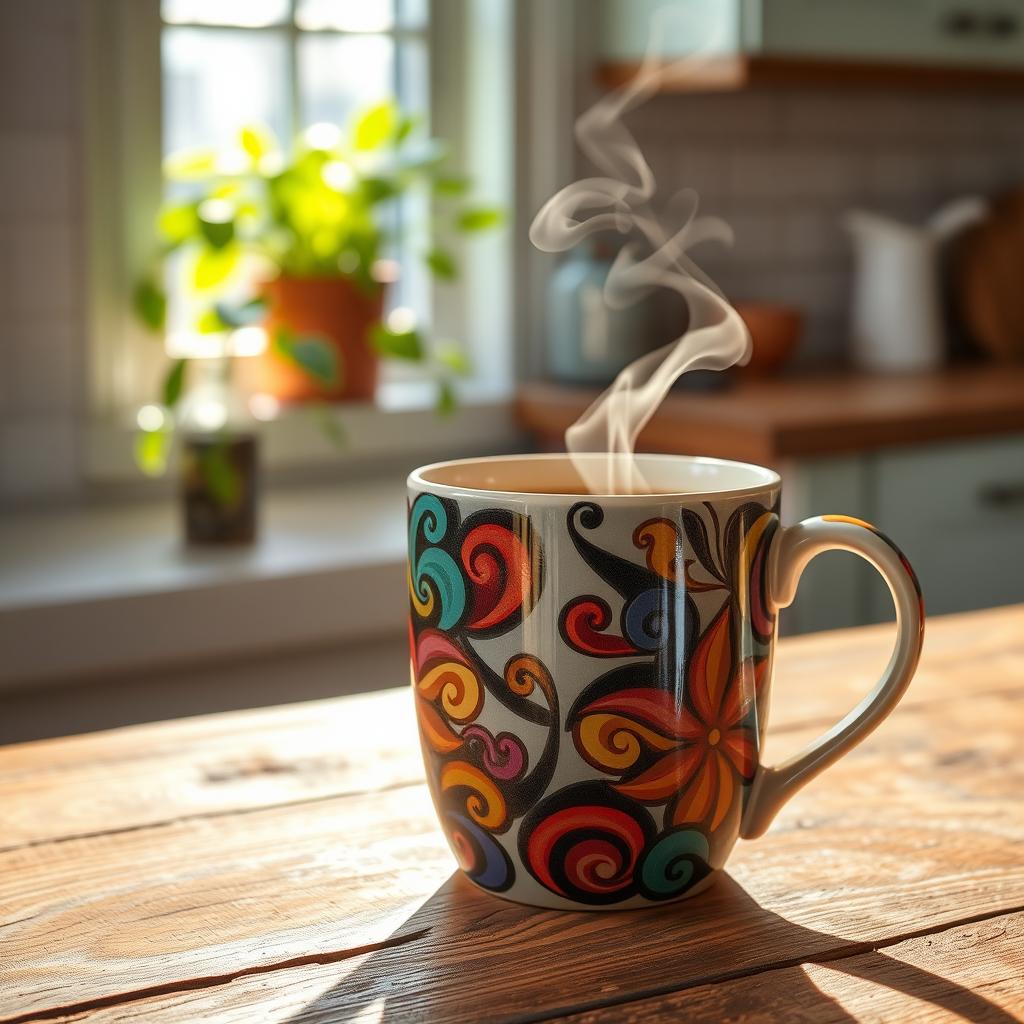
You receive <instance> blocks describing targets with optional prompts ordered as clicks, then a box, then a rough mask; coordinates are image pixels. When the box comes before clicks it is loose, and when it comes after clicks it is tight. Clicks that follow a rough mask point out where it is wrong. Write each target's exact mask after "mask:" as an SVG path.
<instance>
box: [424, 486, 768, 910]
mask: <svg viewBox="0 0 1024 1024" xmlns="http://www.w3.org/2000/svg"><path fill="white" fill-rule="evenodd" d="M719 507H720V506H716V505H715V504H712V503H707V502H706V503H704V506H703V509H701V508H700V507H699V506H687V507H683V508H681V509H679V513H678V518H676V517H675V516H673V517H672V518H667V517H658V518H651V519H646V520H644V521H643V522H641V523H639V524H638V525H637V526H636V527H635V529H633V532H632V538H631V539H632V543H633V545H634V547H635V549H636V551H637V552H638V558H637V559H636V560H633V559H630V558H624V557H622V556H621V555H620V554H616V553H613V552H612V551H609V550H607V549H606V548H605V547H602V546H601V545H600V544H599V543H597V540H598V539H599V538H600V537H601V531H602V526H603V524H604V520H605V513H604V510H603V509H602V508H601V507H600V505H598V504H597V503H596V502H594V501H591V500H584V501H579V502H577V503H576V504H575V505H574V506H573V507H572V508H571V509H570V510H569V512H568V515H567V520H566V526H567V528H568V532H569V536H570V539H571V540H572V543H573V545H574V546H575V548H576V551H577V552H578V554H579V556H580V558H581V559H582V561H583V563H584V565H585V566H586V567H588V568H589V569H590V570H591V571H592V572H593V574H594V576H595V577H596V579H597V580H600V581H601V582H602V583H603V584H604V585H605V587H604V591H603V592H604V593H605V594H608V593H609V588H610V591H611V592H613V594H612V595H609V596H610V597H611V599H609V596H598V594H595V593H583V594H580V595H579V596H574V597H572V598H570V599H569V600H568V601H566V602H564V603H563V605H562V607H561V608H560V609H559V616H558V627H559V634H560V636H561V639H562V641H563V642H564V644H565V645H566V647H567V648H568V649H570V650H572V651H573V652H576V653H577V654H582V655H584V656H586V657H588V658H593V659H597V660H598V661H600V662H602V663H605V664H606V663H607V662H608V661H609V660H611V661H613V662H619V664H614V665H612V666H611V667H610V670H608V671H604V672H603V673H601V674H599V675H597V677H596V678H595V679H593V680H592V681H591V682H590V683H589V685H587V686H586V687H584V688H583V691H582V692H581V693H580V694H579V695H578V697H577V698H576V699H575V701H574V702H573V704H572V706H571V707H570V708H569V710H568V712H567V713H566V715H565V719H564V722H563V721H562V719H561V712H560V707H559V698H558V687H557V686H556V684H555V680H554V679H553V678H552V675H551V672H550V671H549V669H548V666H547V665H545V664H544V663H543V662H542V661H541V660H540V659H538V658H537V657H536V656H535V655H534V654H532V653H529V652H524V653H514V654H512V655H511V657H508V658H507V661H506V662H505V664H504V666H503V668H502V670H501V671H498V670H497V669H496V668H494V667H492V666H491V665H490V664H489V663H488V661H487V660H485V659H484V658H483V657H481V655H480V653H479V652H478V649H477V648H478V644H479V642H480V641H481V640H490V639H491V638H495V637H499V636H502V635H504V634H508V633H510V632H511V631H512V630H515V629H516V628H517V627H518V626H519V625H520V624H521V623H522V622H523V620H524V619H525V618H526V616H528V615H529V614H530V612H531V611H532V610H533V609H534V607H535V606H536V604H537V601H538V599H539V597H540V594H541V591H542V588H543V583H544V560H543V555H542V550H541V545H540V542H539V539H538V537H537V535H536V533H535V531H534V529H533V526H532V524H531V522H530V520H529V518H528V517H526V516H523V515H520V514H518V513H513V512H511V511H509V510H507V509H487V510H482V511H474V512H473V513H472V514H470V515H463V514H462V513H461V512H460V508H459V505H458V504H457V503H456V502H454V501H451V500H449V499H442V498H439V497H437V496H434V495H420V496H418V497H417V498H416V499H415V501H414V502H413V504H412V507H411V508H410V512H409V566H410V568H409V580H408V586H409V595H410V608H411V617H410V648H411V653H412V669H413V683H414V688H415V692H416V695H417V701H416V703H417V713H418V716H419V725H420V732H421V736H422V740H423V749H424V757H425V760H426V765H427V769H428V771H427V775H428V780H429V782H430V784H431V789H432V791H433V794H434V798H435V801H436V803H437V805H438V810H439V812H440V817H441V821H442V824H443V826H444V829H445V832H446V834H447V837H448V840H449V843H450V845H451V847H452V850H453V852H454V853H455V856H456V858H457V859H458V862H459V865H460V866H461V867H462V868H463V870H465V871H466V872H467V874H468V875H469V877H470V878H471V879H472V880H473V881H474V882H476V883H477V884H478V885H480V886H482V887H483V888H485V889H490V890H492V891H495V892H506V891H508V890H509V889H510V888H511V887H512V886H513V885H514V884H515V883H516V871H517V869H518V870H523V869H525V871H526V872H527V873H528V874H529V875H530V876H531V877H532V879H533V880H534V881H535V882H536V883H537V884H539V885H540V886H542V887H543V888H544V889H546V890H547V891H549V892H550V893H553V894H555V895H557V896H559V897H561V898H564V899H566V900H569V901H571V902H573V903H577V904H583V905H589V906H609V905H614V904H619V903H622V902H624V901H627V900H631V899H634V898H637V897H639V898H642V899H644V900H649V901H654V902H657V901H663V900H669V899H673V898H676V897H679V896H681V895H683V894H684V893H686V892H687V891H689V890H690V889H692V888H693V887H694V886H696V885H698V884H699V883H700V882H701V881H702V880H704V879H706V878H707V877H708V875H709V874H710V872H711V870H712V867H711V865H712V864H715V863H719V862H720V860H721V859H722V858H723V857H724V855H725V854H724V850H725V849H726V847H727V844H729V843H731V841H732V838H734V836H735V832H736V828H737V826H738V821H739V816H740V814H741V813H742V802H743V794H744V790H745V787H746V786H748V785H749V783H750V781H751V780H752V779H753V777H754V774H755V771H756V765H757V744H758V731H759V728H760V722H761V718H760V714H761V709H760V707H759V705H760V702H761V699H762V695H763V691H764V681H765V679H766V678H767V674H768V672H769V670H770V651H771V643H772V641H773V640H774V633H775V619H774V614H773V612H772V609H771V607H770V604H769V602H768V599H767V594H766V589H765V588H766V565H767V552H768V550H769V545H770V543H771V540H772V537H773V535H774V532H775V529H776V527H777V524H778V518H777V513H776V511H775V510H774V509H767V508H765V507H763V506H762V505H759V504H758V503H756V502H746V503H743V504H740V505H738V506H736V507H733V508H731V509H729V510H728V515H724V514H723V515H722V516H721V519H720V518H719ZM594 589H597V588H594ZM616 595H617V596H616ZM694 595H703V596H702V597H701V608H702V611H700V612H699V611H698V607H697V604H696V603H695V601H694ZM716 595H720V599H719V598H718V597H717V596H716ZM709 606H710V607H709ZM504 643H506V644H510V646H511V649H512V650H513V651H514V650H515V649H516V647H515V645H514V644H511V643H510V641H504ZM485 649H487V648H485ZM504 650H505V651H508V650H509V646H505V648H504ZM552 667H557V666H554V665H553V666H552ZM490 709H493V711H492V710H490ZM492 714H496V715H497V717H490V716H491V715H492ZM509 715H511V716H512V717H511V720H512V721H520V722H522V723H523V729H522V731H520V730H519V729H516V728H513V729H508V728H507V723H508V721H509V720H510V718H509ZM495 723H500V724H501V725H502V726H504V727H505V728H503V729H501V731H499V730H498V728H497V727H496V725H495ZM563 729H564V731H567V732H568V733H569V734H570V735H571V737H572V743H573V746H574V747H575V750H576V752H577V753H578V755H579V757H580V759H581V762H580V763H581V764H583V765H585V766H588V770H589V771H591V772H593V773H594V774H595V775H596V776H597V777H596V778H592V779H591V780H589V781H582V782H575V783H571V784H569V785H566V786H562V787H555V788H551V782H552V779H553V777H554V773H555V767H556V764H557V763H558V761H559V745H560V742H561V738H560V737H561V733H562V731H563ZM538 730H539V731H538ZM541 737H542V739H541ZM519 865H521V867H519Z"/></svg>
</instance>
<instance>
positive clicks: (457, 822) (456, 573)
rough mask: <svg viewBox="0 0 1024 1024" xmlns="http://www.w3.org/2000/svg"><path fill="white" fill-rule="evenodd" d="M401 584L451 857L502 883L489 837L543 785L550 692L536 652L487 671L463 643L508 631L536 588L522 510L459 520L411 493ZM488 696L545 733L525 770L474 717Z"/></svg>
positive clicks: (505, 737) (554, 704) (501, 855)
mask: <svg viewBox="0 0 1024 1024" xmlns="http://www.w3.org/2000/svg"><path fill="white" fill-rule="evenodd" d="M408 585H409V598H410V626H409V631H410V651H411V661H412V676H413V686H414V689H415V692H416V696H417V700H416V708H417V716H418V720H419V727H420V736H421V739H422V745H423V753H424V760H425V763H426V767H427V778H428V781H429V782H430V784H431V789H432V791H433V795H434V799H435V802H436V803H437V806H438V810H439V812H440V817H441V821H442V824H443V826H444V828H445V832H446V834H447V837H448V841H449V844H450V845H451V847H452V850H453V852H454V853H455V856H456V858H457V859H458V862H459V865H460V866H461V867H462V868H463V869H464V870H465V871H466V872H467V874H468V875H469V876H470V877H471V878H472V879H473V880H474V881H475V882H476V883H477V884H478V885H481V886H483V887H484V888H488V889H492V890H494V891H496V892H503V891H505V890H507V889H508V888H509V887H510V886H511V885H512V884H513V883H514V881H515V869H514V866H513V863H512V859H511V858H510V857H509V855H508V853H507V852H506V850H505V849H504V848H503V847H502V845H501V843H500V842H499V840H498V839H497V836H499V835H501V834H503V833H505V832H507V831H508V830H509V829H510V828H511V826H512V823H513V822H514V821H515V820H516V819H517V818H519V817H521V816H522V815H523V813H525V811H526V810H527V809H528V808H529V807H530V806H532V805H533V804H534V803H536V801H537V800H538V799H539V798H540V796H541V794H542V793H543V792H544V790H545V789H546V788H547V787H548V785H549V783H550V780H551V775H552V773H553V771H554V766H555V762H556V760H557V755H558V722H559V716H558V695H557V691H556V689H555V685H554V681H553V680H552V678H551V673H550V672H549V671H548V670H547V668H546V666H545V665H543V664H542V663H541V662H540V660H539V659H537V658H536V657H534V656H532V655H527V654H521V655H516V656H514V657H512V658H510V659H509V661H508V663H507V664H506V666H505V669H504V672H503V673H502V674H500V675H499V674H497V673H495V672H494V671H493V670H492V669H491V668H490V667H489V666H488V665H487V663H486V662H485V661H484V660H483V659H482V658H481V657H480V656H479V655H478V654H477V652H476V649H475V647H474V646H473V644H474V642H475V640H476V638H480V637H494V636H499V635H501V634H503V633H506V632H508V631H510V630H512V629H513V628H515V626H517V625H518V624H519V623H520V622H522V620H523V618H524V617H525V616H526V615H528V614H529V613H530V611H531V610H532V608H533V607H534V605H535V604H536V601H537V599H538V597H539V595H540V592H541V587H542V585H543V559H542V556H541V549H540V544H539V542H538V539H537V537H536V536H535V534H534V532H533V529H532V526H531V524H530V521H529V520H528V519H527V518H526V517H524V516H520V515H516V514H514V513H511V512H508V511H505V510H501V509H496V510H493V511H491V510H488V511H482V512H477V513H474V514H473V515H471V516H469V517H467V518H465V519H461V518H460V514H459V509H458V506H457V504H456V503H455V502H452V501H449V500H447V499H441V498H438V497H436V496H435V495H430V494H423V495H420V496H419V497H417V498H416V500H415V501H414V502H413V505H412V507H411V508H410V510H409V579H408ZM537 691H539V695H540V697H541V698H542V700H543V703H541V702H540V701H538V700H537V697H536V693H537ZM492 697H493V698H494V699H495V700H496V701H497V702H498V703H499V704H501V705H504V706H505V707H506V708H508V709H510V710H512V711H513V712H514V713H515V714H516V715H517V716H519V717H522V718H523V719H524V720H525V721H527V722H531V723H534V724H535V725H538V726H541V727H543V728H544V729H546V730H547V739H546V741H545V743H544V748H543V750H542V751H541V754H540V756H539V757H538V759H537V763H536V764H535V765H533V766H532V767H531V765H530V756H529V754H528V751H527V747H526V744H525V743H524V742H523V740H522V739H521V738H520V737H519V736H517V735H514V734H513V733H511V732H508V731H504V732H498V733H497V734H495V733H494V732H493V731H492V730H491V729H489V728H488V727H487V726H486V724H484V722H482V721H479V719H480V716H481V715H482V714H484V711H485V706H486V705H487V703H488V701H489V700H490V699H491V698H492Z"/></svg>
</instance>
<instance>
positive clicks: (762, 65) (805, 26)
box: [599, 0, 1024, 90]
mask: <svg viewBox="0 0 1024 1024" xmlns="http://www.w3.org/2000/svg"><path fill="white" fill-rule="evenodd" d="M601 6H602V10H601V22H600V34H599V51H600V59H601V62H602V69H601V72H602V78H604V79H605V80H606V81H607V82H608V83H609V84H613V83H615V82H616V81H621V80H623V79H625V78H626V77H628V75H629V74H631V73H632V71H633V70H635V68H636V65H637V62H638V61H639V60H640V58H641V57H642V56H643V54H644V51H645V49H646V47H647V42H648V29H649V26H650V24H651V17H652V16H653V15H654V13H655V12H656V11H657V10H658V9H659V8H662V7H663V6H664V0H602V4H601ZM679 7H680V11H679V15H678V16H673V17H669V18H667V19H666V20H664V21H663V22H662V23H661V24H662V25H663V27H664V31H663V32H661V34H660V35H659V38H658V40H657V45H658V49H659V53H660V54H661V55H662V56H663V57H666V58H669V59H671V58H676V57H683V56H686V55H688V54H692V53H694V52H695V51H697V50H699V49H700V50H705V52H707V53H709V54H710V55H711V57H712V59H711V60H709V61H707V62H706V63H702V65H701V66H699V67H697V66H695V67H694V68H692V69H688V71H687V73H686V75H685V76H682V75H681V76H679V78H678V79H674V80H669V81H667V82H666V83H665V88H667V89H669V90H671V89H679V90H683V89H700V88H708V89H727V88H741V87H744V86H749V85H758V84H763V85H787V84H800V83H806V84H809V83H811V82H814V81H819V82H829V83H830V84H848V85H857V84H863V85H871V84H874V85H886V84H904V85H907V86H911V87H912V86H913V85H914V84H915V83H917V84H920V85H924V86H936V85H937V86H941V85H957V86H964V87H968V88H969V87H971V86H972V85H974V86H975V87H979V88H998V87H1000V86H1003V87H1010V88H1020V87H1021V85H1022V83H1024V0H704V2H703V3H688V4H687V3H682V2H680V4H679ZM709 40H714V44H713V45H712V46H711V47H710V48H709V47H708V46H707V44H708V41H709ZM715 58H717V59H715Z"/></svg>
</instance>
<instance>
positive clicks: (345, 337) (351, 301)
mask: <svg viewBox="0 0 1024 1024" xmlns="http://www.w3.org/2000/svg"><path fill="white" fill-rule="evenodd" d="M265 294H266V297H267V300H268V303H269V307H270V309H269V313H268V315H267V320H266V325H265V326H266V328H267V333H268V335H269V336H270V338H271V339H273V336H274V330H275V329H276V328H277V327H279V326H285V327H288V328H289V329H290V330H292V331H293V332H295V333H296V334H299V335H302V334H317V335H319V336H321V337H322V338H324V339H325V340H327V341H329V342H330V343H331V344H333V345H334V347H335V349H336V350H337V353H338V366H339V369H340V373H339V380H338V383H337V384H336V385H334V386H333V387H331V386H327V385H324V384H321V383H320V382H319V381H317V380H316V379H315V378H313V377H311V376H310V375H309V374H307V373H305V372H303V371H302V370H301V369H299V367H297V366H296V365H295V364H294V363H292V362H291V361H290V360H288V359H286V358H284V357H283V356H281V355H280V354H279V353H278V352H276V351H275V349H274V344H273V340H271V342H270V344H268V346H267V350H266V351H265V352H264V353H263V355H261V356H260V357H259V358H258V359H257V360H255V363H256V365H255V366H254V367H253V370H254V376H255V380H254V383H255V386H256V388H257V389H258V390H260V391H264V392H267V393H268V394H271V395H274V396H275V397H276V398H279V399H280V400H281V401H283V402H302V401H308V400H311V399H313V400H315V399H330V400H332V401H372V400H373V396H374V392H375V391H376V389H377V368H378V356H377V353H376V351H375V350H374V349H373V346H372V345H371V344H370V329H371V328H372V327H373V325H374V324H376V323H379V321H380V319H381V315H382V313H383V307H384V289H383V288H378V289H377V291H376V292H374V293H372V294H368V293H366V292H364V291H362V290H361V289H360V288H359V287H358V285H356V284H354V283H353V282H352V281H349V280H348V279H347V278H344V277H289V276H288V275H285V274H282V275H281V276H280V277H278V278H276V279H275V280H273V281H270V282H269V283H268V284H267V285H266V286H265Z"/></svg>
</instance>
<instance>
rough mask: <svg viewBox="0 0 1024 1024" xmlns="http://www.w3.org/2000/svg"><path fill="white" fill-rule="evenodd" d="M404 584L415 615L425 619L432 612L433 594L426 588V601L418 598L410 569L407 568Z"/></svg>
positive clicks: (409, 567)
mask: <svg viewBox="0 0 1024 1024" xmlns="http://www.w3.org/2000/svg"><path fill="white" fill-rule="evenodd" d="M405 579H406V583H408V585H409V597H411V598H412V606H413V607H414V608H415V609H416V614H417V615H418V616H419V617H420V618H421V619H426V618H428V617H429V616H430V613H431V612H432V611H433V610H434V592H433V591H432V590H431V589H430V588H429V587H427V599H426V600H425V601H424V600H423V598H422V597H420V595H419V593H418V592H417V590H416V585H415V584H414V583H413V580H412V567H411V566H407V567H406V570H405Z"/></svg>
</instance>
